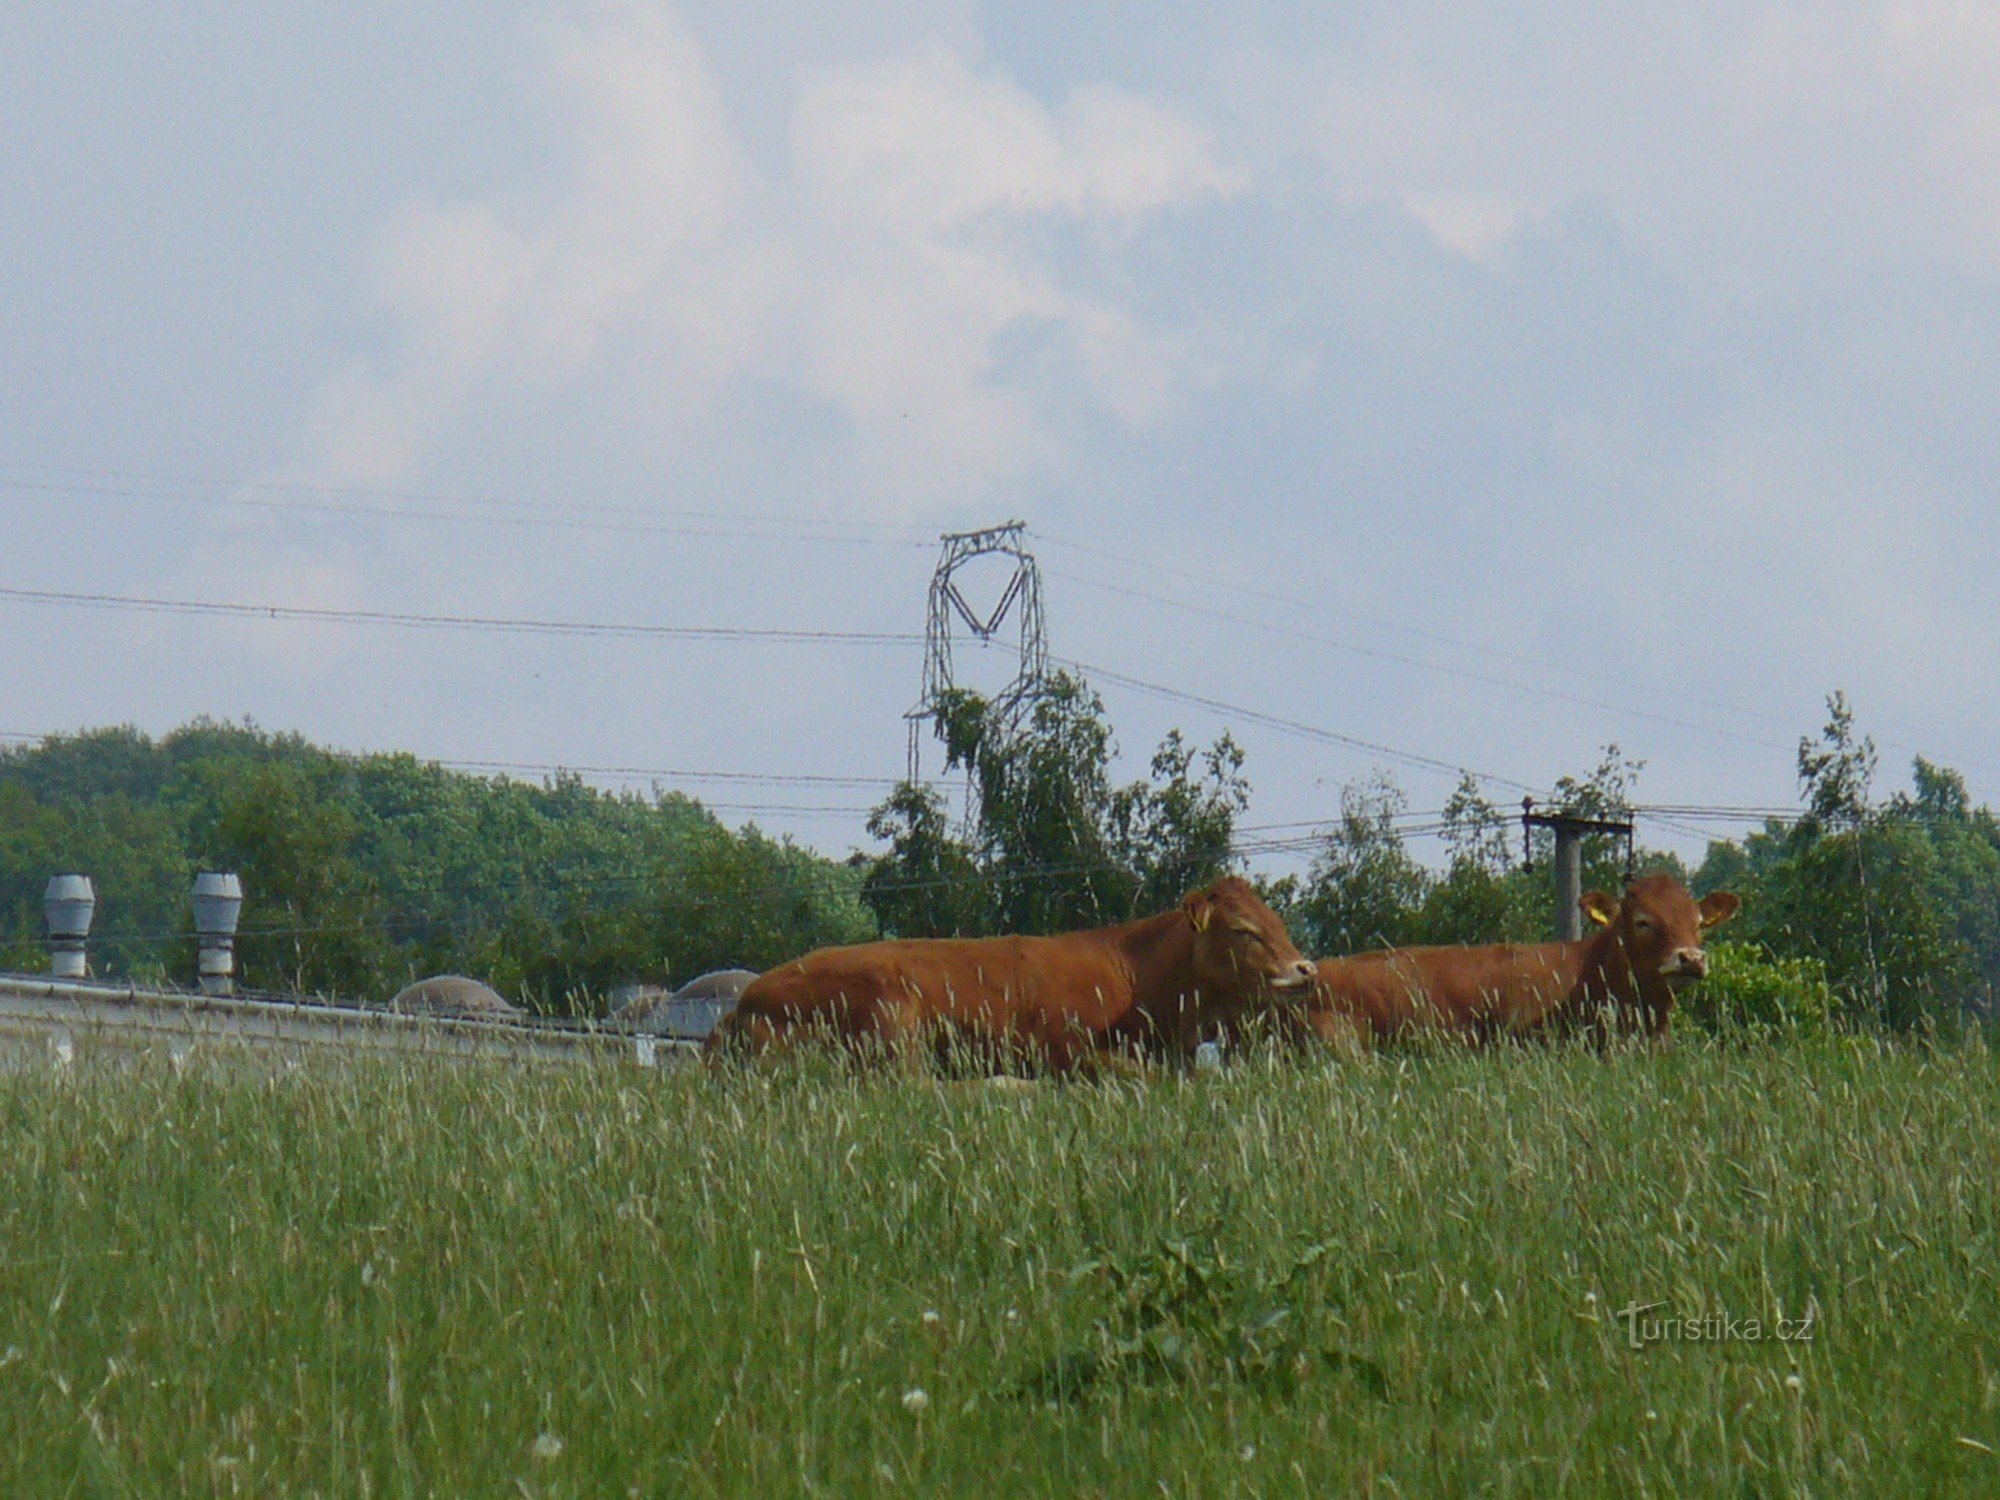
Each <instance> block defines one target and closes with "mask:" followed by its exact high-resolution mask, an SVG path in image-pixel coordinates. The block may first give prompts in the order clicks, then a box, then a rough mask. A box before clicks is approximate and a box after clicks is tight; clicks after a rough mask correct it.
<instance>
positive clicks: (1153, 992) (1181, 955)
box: [1101, 907, 1194, 1008]
mask: <svg viewBox="0 0 2000 1500" xmlns="http://www.w3.org/2000/svg"><path fill="white" fill-rule="evenodd" d="M1101 936H1102V937H1103V939H1104V941H1105V943H1106V945H1107V946H1108V947H1110V948H1112V949H1114V950H1116V952H1117V953H1118V956H1119V957H1120V959H1122V960H1123V962H1124V964H1125V967H1126V970H1127V971H1128V972H1129V974H1130V975H1131V978H1132V1001H1133V1005H1134V1007H1135V1008H1145V1007H1146V1006H1148V1005H1149V1004H1150V1003H1152V1002H1155V1001H1157V1000H1159V999H1161V998H1163V997H1162V995H1161V993H1160V992H1161V991H1162V990H1163V989H1164V987H1165V980H1166V976H1168V975H1170V974H1176V973H1181V974H1185V973H1187V972H1188V971H1189V970H1190V969H1191V968H1193V966H1194V965H1193V961H1194V932H1193V929H1192V928H1191V927H1190V925H1189V923H1188V919H1187V913H1186V912H1184V911H1182V910H1181V909H1180V908H1179V907H1175V908H1174V909H1173V910H1171V911H1163V912H1161V913H1159V915H1157V916H1152V917H1141V918H1140V919H1139V920H1138V921H1136V922H1127V923H1126V924H1125V925H1124V926H1122V927H1109V928H1105V929H1103V930H1102V933H1101ZM1166 998H1172V997H1166Z"/></svg>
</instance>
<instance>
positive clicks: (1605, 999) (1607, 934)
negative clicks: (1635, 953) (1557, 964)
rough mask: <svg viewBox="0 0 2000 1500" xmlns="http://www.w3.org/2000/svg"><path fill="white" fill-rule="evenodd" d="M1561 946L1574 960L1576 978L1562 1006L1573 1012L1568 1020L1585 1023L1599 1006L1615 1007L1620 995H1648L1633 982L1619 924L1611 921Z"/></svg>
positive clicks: (1642, 997)
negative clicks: (1586, 935)
mask: <svg viewBox="0 0 2000 1500" xmlns="http://www.w3.org/2000/svg"><path fill="white" fill-rule="evenodd" d="M1563 946H1564V947H1565V948H1567V949H1568V950H1569V951H1570V954H1571V955H1573V956H1574V961H1575V963H1576V978H1575V980H1574V981H1573V982H1572V984H1571V986H1570V993H1569V1004H1568V1006H1566V1007H1565V1009H1566V1010H1569V1011H1572V1012H1573V1013H1574V1014H1573V1015H1572V1016H1571V1017H1570V1018H1571V1019H1574V1020H1579V1021H1585V1022H1587V1021H1589V1020H1590V1019H1592V1018H1593V1016H1594V1015H1595V1013H1596V1012H1597V1011H1598V1010H1599V1009H1600V1008H1601V1007H1604V1006H1606V1005H1610V1006H1614V1007H1615V1006H1616V1005H1617V1003H1618V1001H1617V997H1618V996H1620V995H1633V994H1635V993H1636V994H1637V995H1638V996H1639V997H1640V998H1641V999H1642V1000H1644V999H1646V998H1648V997H1647V996H1646V993H1645V987H1644V986H1643V985H1642V984H1639V983H1636V982H1635V975H1634V972H1633V969H1632V956H1631V954H1630V953H1628V952H1627V951H1626V948H1625V939H1624V936H1623V932H1622V929H1621V926H1620V924H1618V923H1615V922H1614V923H1613V924H1612V925H1611V926H1609V927H1602V928H1599V929H1598V930H1597V931H1596V932H1594V933H1592V934H1591V935H1590V936H1589V937H1587V938H1579V939H1578V940H1577V941H1576V942H1574V943H1565V944H1564V945H1563Z"/></svg>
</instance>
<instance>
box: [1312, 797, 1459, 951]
mask: <svg viewBox="0 0 2000 1500" xmlns="http://www.w3.org/2000/svg"><path fill="white" fill-rule="evenodd" d="M1408 806H1409V803H1408V800H1407V799H1406V798H1405V797H1404V795H1403V793H1402V790H1401V788H1399V787H1398V786H1397V785H1396V783H1395V782H1394V781H1393V780H1392V779H1391V778H1390V777H1389V775H1388V774H1387V773H1386V772H1381V771H1378V772H1376V773H1375V774H1374V775H1373V776H1370V777H1368V778H1366V779H1365V780H1362V781H1355V782H1349V783H1348V784H1347V785H1346V786H1344V787H1342V788H1341V792H1340V822H1339V823H1338V824H1336V825H1335V826H1334V827H1333V828H1332V829H1331V830H1330V831H1329V832H1328V833H1327V836H1326V842H1325V844H1324V846H1323V847H1322V849H1321V851H1320V854H1319V856H1318V858H1317V859H1315V860H1314V861H1313V865H1312V869H1311V871H1310V872H1309V873H1308V875H1307V876H1306V884H1305V892H1304V894H1303V896H1302V897H1301V898H1300V900H1299V907H1298V910H1299V915H1300V918H1301V920H1302V921H1303V923H1304V925H1305V927H1306V930H1307V933H1308V936H1309V940H1310V946H1311V949H1312V951H1314V952H1316V953H1359V952H1362V951H1364V950H1367V949H1371V948H1384V947H1393V946H1395V945H1397V944H1399V943H1404V942H1407V941H1408V940H1409V937H1410V934H1411V930H1412V925H1413V919H1414V916H1415V914H1416V912H1417V910H1418V908H1419V907H1420V906H1421V905H1422V903H1423V900H1424V896H1425V894H1426V892H1427V888H1428V884H1429V882H1428V877H1427V876H1426V874H1425V872H1424V869H1423V867H1422V866H1421V865H1419V864H1418V863H1417V862H1416V861H1415V860H1414V859H1412V858H1411V857H1410V854H1409V851H1408V850H1407V849H1406V848H1405V847H1404V845H1403V836H1402V834H1401V833H1400V832H1398V831H1397V828H1396V820H1397V818H1399V817H1400V816H1402V814H1403V813H1404V812H1405V811H1406V810H1407V809H1408Z"/></svg>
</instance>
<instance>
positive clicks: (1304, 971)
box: [1270, 958, 1319, 999]
mask: <svg viewBox="0 0 2000 1500" xmlns="http://www.w3.org/2000/svg"><path fill="white" fill-rule="evenodd" d="M1318 977H1319V971H1318V970H1317V969H1315V968H1314V967H1313V966H1312V961H1311V960H1310V959H1304V958H1302V959H1300V960H1299V961H1298V962H1297V963H1295V964H1293V965H1292V966H1291V967H1290V968H1289V969H1286V970H1285V971H1283V972H1282V973H1279V974H1274V975H1272V976H1271V979H1270V986H1271V988H1272V989H1273V990H1274V991H1276V992H1277V993H1278V994H1280V995H1283V996H1285V997H1286V998H1287V999H1297V998H1300V997H1301V996H1303V995H1305V994H1306V993H1307V992H1308V991H1309V990H1311V989H1312V986H1313V981H1314V980H1315V979H1317V978H1318Z"/></svg>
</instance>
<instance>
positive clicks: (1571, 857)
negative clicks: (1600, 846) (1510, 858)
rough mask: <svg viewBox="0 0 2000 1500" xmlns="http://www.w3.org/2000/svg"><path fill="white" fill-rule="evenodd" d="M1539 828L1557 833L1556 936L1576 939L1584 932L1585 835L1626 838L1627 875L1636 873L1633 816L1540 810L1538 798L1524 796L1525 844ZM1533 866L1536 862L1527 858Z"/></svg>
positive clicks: (1525, 845) (1523, 845)
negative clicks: (1586, 814)
mask: <svg viewBox="0 0 2000 1500" xmlns="http://www.w3.org/2000/svg"><path fill="white" fill-rule="evenodd" d="M1537 828H1546V829H1548V830H1549V831H1550V832H1552V833H1553V834H1555V836H1556V848H1555V859H1554V864H1555V867H1556V937H1557V938H1558V939H1560V940H1561V941H1563V942H1565V943H1573V942H1575V941H1576V940H1577V939H1578V938H1580V937H1582V936H1583V906H1582V902H1583V838H1584V835H1585V834H1590V833H1608V834H1612V835H1615V836H1617V837H1619V838H1622V839H1624V840H1625V877H1626V879H1628V880H1629V879H1631V877H1632V859H1633V848H1632V820H1631V819H1630V818H1629V817H1627V818H1586V817H1580V816H1578V815H1576V814H1574V813H1566V812H1536V811H1535V799H1534V798H1533V797H1523V798H1522V799H1521V848H1522V851H1523V853H1524V854H1525V853H1526V851H1527V850H1528V849H1529V848H1530V845H1529V842H1528V840H1529V838H1530V836H1531V835H1532V833H1533V831H1534V830H1535V829H1537ZM1523 864H1524V868H1527V869H1530V870H1532V869H1533V868H1534V865H1533V863H1532V862H1528V861H1525V860H1524V861H1523Z"/></svg>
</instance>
